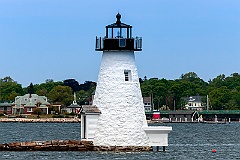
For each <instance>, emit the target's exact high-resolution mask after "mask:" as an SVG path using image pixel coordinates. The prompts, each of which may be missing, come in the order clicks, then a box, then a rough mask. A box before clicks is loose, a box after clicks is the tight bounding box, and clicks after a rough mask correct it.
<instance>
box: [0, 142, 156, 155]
mask: <svg viewBox="0 0 240 160" xmlns="http://www.w3.org/2000/svg"><path fill="white" fill-rule="evenodd" d="M0 151H115V152H141V151H152V147H149V146H94V145H93V142H92V141H79V140H52V141H31V142H14V143H6V144H0Z"/></svg>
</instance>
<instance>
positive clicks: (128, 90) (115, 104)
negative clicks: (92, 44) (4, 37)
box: [93, 13, 149, 146]
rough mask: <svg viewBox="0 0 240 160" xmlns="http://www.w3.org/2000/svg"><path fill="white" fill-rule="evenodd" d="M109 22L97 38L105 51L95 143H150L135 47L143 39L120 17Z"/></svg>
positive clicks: (99, 48) (139, 47) (98, 46)
mask: <svg viewBox="0 0 240 160" xmlns="http://www.w3.org/2000/svg"><path fill="white" fill-rule="evenodd" d="M116 18H117V21H116V23H113V24H110V25H107V26H106V35H105V37H103V38H101V37H100V38H96V51H103V54H102V62H101V67H100V71H99V75H98V81H97V88H96V92H95V96H94V100H93V105H96V106H97V107H98V108H99V110H100V111H101V114H100V116H99V119H98V123H97V127H96V131H95V136H94V140H93V143H94V145H98V146H148V143H149V141H148V137H147V135H146V133H145V131H144V130H143V127H144V126H147V122H146V117H145V112H144V104H143V100H142V94H141V89H140V84H139V78H138V73H137V67H136V64H135V56H134V51H141V50H142V39H141V38H133V37H132V26H130V25H127V24H124V23H122V22H121V21H120V19H121V15H120V14H119V13H118V14H117V15H116Z"/></svg>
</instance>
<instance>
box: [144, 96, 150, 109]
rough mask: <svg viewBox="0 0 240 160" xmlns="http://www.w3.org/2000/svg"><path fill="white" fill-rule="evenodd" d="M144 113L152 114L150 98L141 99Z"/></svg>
mask: <svg viewBox="0 0 240 160" xmlns="http://www.w3.org/2000/svg"><path fill="white" fill-rule="evenodd" d="M143 103H144V109H145V112H152V99H151V97H143Z"/></svg>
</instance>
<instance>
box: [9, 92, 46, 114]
mask: <svg viewBox="0 0 240 160" xmlns="http://www.w3.org/2000/svg"><path fill="white" fill-rule="evenodd" d="M49 106H50V103H49V102H48V101H47V97H45V96H38V95H37V94H25V95H24V96H17V97H15V102H14V105H13V107H12V114H15V115H16V114H32V113H33V111H34V109H35V108H40V109H41V110H42V113H43V114H48V107H49Z"/></svg>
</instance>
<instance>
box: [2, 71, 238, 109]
mask: <svg viewBox="0 0 240 160" xmlns="http://www.w3.org/2000/svg"><path fill="white" fill-rule="evenodd" d="M139 82H140V85H141V91H142V95H143V97H149V96H151V97H152V102H153V104H154V109H158V108H160V107H162V106H167V107H168V108H170V109H173V108H175V109H184V106H185V104H186V101H184V99H183V97H189V96H203V97H204V98H203V102H204V103H206V101H207V100H206V96H207V95H208V96H209V101H210V105H209V106H210V109H214V110H223V109H224V110H237V109H240V75H239V74H238V73H232V74H231V75H230V76H228V77H226V76H225V75H224V74H220V75H219V76H217V77H216V78H213V79H212V80H209V81H208V82H205V81H204V80H203V79H201V78H199V77H198V75H197V74H196V73H195V72H189V73H186V74H182V75H181V76H180V77H179V78H178V79H175V80H167V79H164V78H162V79H158V78H149V79H147V77H146V76H145V77H144V78H139ZM30 88H31V89H30ZM95 88H96V83H95V82H92V81H85V82H84V83H83V84H79V83H78V82H77V81H76V80H75V79H66V80H64V81H57V82H54V81H53V80H52V79H47V80H46V81H45V82H44V83H41V84H30V85H29V86H28V87H24V88H22V85H21V84H18V83H17V81H14V80H13V79H12V78H11V77H9V76H7V77H4V78H1V79H0V101H12V102H13V101H14V99H15V97H16V96H19V95H24V94H27V93H29V90H31V93H36V94H38V95H41V96H46V97H48V99H49V102H50V103H52V104H54V103H55V104H56V103H59V104H62V105H65V106H68V105H70V104H71V103H72V101H73V92H75V93H76V97H77V102H78V103H79V104H81V105H82V104H89V103H90V102H91V100H92V99H91V97H92V94H93V93H94V91H95Z"/></svg>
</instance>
